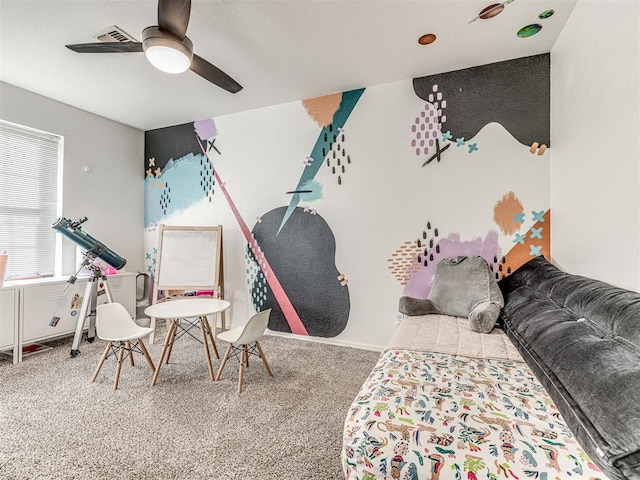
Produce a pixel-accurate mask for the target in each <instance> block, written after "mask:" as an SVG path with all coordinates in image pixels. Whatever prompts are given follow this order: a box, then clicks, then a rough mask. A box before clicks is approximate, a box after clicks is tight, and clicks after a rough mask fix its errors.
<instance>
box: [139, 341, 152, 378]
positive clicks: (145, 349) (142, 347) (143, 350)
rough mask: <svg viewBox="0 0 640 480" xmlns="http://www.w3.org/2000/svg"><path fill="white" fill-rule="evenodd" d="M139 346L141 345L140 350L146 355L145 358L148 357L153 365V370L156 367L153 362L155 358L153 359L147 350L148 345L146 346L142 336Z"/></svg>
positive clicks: (150, 364)
mask: <svg viewBox="0 0 640 480" xmlns="http://www.w3.org/2000/svg"><path fill="white" fill-rule="evenodd" d="M138 346H139V347H140V350H142V354H143V355H144V358H146V359H147V363H148V364H149V366H150V367H151V370H155V369H156V367H155V365H154V364H153V360H151V356H150V355H149V352H148V351H147V347H145V346H144V343H143V342H142V339H141V338H140V339H139V340H138Z"/></svg>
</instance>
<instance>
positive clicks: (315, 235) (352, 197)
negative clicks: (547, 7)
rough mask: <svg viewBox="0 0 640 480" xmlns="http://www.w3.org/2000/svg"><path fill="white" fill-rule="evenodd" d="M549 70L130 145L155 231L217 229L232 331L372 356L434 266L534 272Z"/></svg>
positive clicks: (542, 217)
mask: <svg viewBox="0 0 640 480" xmlns="http://www.w3.org/2000/svg"><path fill="white" fill-rule="evenodd" d="M549 73H550V72H549V56H548V55H538V56H534V57H526V58H523V59H517V60H512V61H508V62H500V63H496V64H492V65H485V66H481V67H475V68H471V69H465V70H460V71H457V72H449V73H444V74H439V75H434V76H429V77H422V78H416V79H413V81H411V80H407V81H403V82H396V83H392V84H388V85H381V86H375V87H368V88H366V89H359V90H353V91H348V92H342V93H337V94H333V95H328V96H325V97H320V98H315V99H305V100H301V101H299V102H293V103H289V104H284V105H277V106H274V107H268V108H263V109H259V110H253V111H249V112H242V113H237V114H233V115H227V116H222V117H218V118H211V119H200V120H196V121H194V122H193V123H188V124H184V125H177V126H173V127H167V128H163V129H158V130H153V131H149V132H146V138H145V157H146V160H145V172H146V179H145V231H146V241H145V245H146V246H145V249H146V268H147V271H148V273H150V274H151V275H153V271H154V265H155V261H156V255H157V251H156V242H157V239H156V236H155V231H156V229H157V226H158V225H159V224H162V223H164V224H168V225H207V224H210V225H218V224H220V225H223V227H224V253H225V259H224V263H225V277H226V285H225V292H226V298H227V299H228V300H230V301H231V303H232V309H231V312H230V313H231V317H232V319H231V321H232V323H238V324H243V323H245V322H246V319H247V318H248V317H249V316H250V315H251V314H252V313H254V312H255V311H258V310H262V309H265V308H272V309H273V311H272V315H271V319H270V322H269V328H270V329H272V330H276V331H281V332H291V333H294V334H298V335H308V336H312V337H324V338H331V339H332V341H335V342H337V343H348V344H353V345H360V346H366V347H381V346H383V345H384V344H385V343H386V341H387V340H388V338H389V336H390V335H391V333H392V332H393V329H394V322H395V321H396V319H397V318H398V313H397V305H398V299H399V297H400V296H402V295H412V296H416V297H426V295H428V293H429V289H430V286H431V281H432V278H433V272H434V269H435V265H436V264H437V262H438V261H439V260H440V259H442V258H444V257H447V256H457V255H482V256H483V257H484V258H485V259H486V260H487V261H488V263H489V264H490V266H491V267H492V269H493V271H494V274H495V276H496V278H501V277H502V276H504V275H508V274H509V273H510V272H511V271H513V270H514V269H515V268H517V267H518V266H520V265H521V264H522V263H524V262H526V261H527V260H528V259H529V258H532V257H533V256H537V255H545V256H547V257H548V258H550V251H549V239H550V215H549V182H550V180H549V158H550V151H551V149H550V139H549Z"/></svg>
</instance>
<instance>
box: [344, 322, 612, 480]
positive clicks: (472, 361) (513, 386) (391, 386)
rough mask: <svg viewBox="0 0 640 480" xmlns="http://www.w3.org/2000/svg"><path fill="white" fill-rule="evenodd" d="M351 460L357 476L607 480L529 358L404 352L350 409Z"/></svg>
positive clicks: (351, 472)
mask: <svg viewBox="0 0 640 480" xmlns="http://www.w3.org/2000/svg"><path fill="white" fill-rule="evenodd" d="M409 327H410V325H409ZM432 331H433V330H432ZM405 333H406V332H405ZM342 465H343V470H344V473H345V478H346V479H350V480H373V479H396V480H397V479H401V480H449V479H452V480H453V479H455V480H458V479H466V480H477V479H487V480H498V479H537V480H565V479H571V480H583V479H584V480H595V479H601V480H606V477H605V476H604V475H603V474H602V473H601V472H600V470H599V469H598V468H597V467H596V466H595V465H594V464H593V463H592V462H591V460H590V459H589V457H588V456H587V455H586V454H585V453H584V451H583V450H582V448H581V447H580V446H579V445H578V443H577V442H576V440H575V439H574V437H573V435H572V433H571V432H570V431H569V429H568V428H567V426H566V424H565V423H564V422H563V420H562V418H561V417H560V415H559V413H558V411H557V410H556V407H555V406H554V404H553V402H552V401H551V399H550V398H549V396H548V395H547V393H546V392H545V390H544V389H543V387H542V386H541V385H540V383H539V382H538V381H537V379H536V378H535V377H534V375H533V374H532V372H531V370H530V369H529V368H528V367H527V365H526V363H524V362H521V361H517V360H510V359H496V358H473V357H468V356H463V355H452V354H450V353H442V352H433V351H418V350H406V349H394V348H389V349H387V350H386V351H385V352H383V354H382V355H381V357H380V360H379V361H378V363H377V365H376V366H375V368H374V369H373V371H372V372H371V374H370V375H369V377H368V379H367V380H366V381H365V383H364V384H363V386H362V388H361V390H360V392H359V394H358V396H357V397H356V399H355V400H354V402H353V404H352V406H351V408H350V410H349V412H348V415H347V419H346V422H345V426H344V437H343V449H342Z"/></svg>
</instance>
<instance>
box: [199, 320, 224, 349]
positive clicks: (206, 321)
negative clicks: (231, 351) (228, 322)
mask: <svg viewBox="0 0 640 480" xmlns="http://www.w3.org/2000/svg"><path fill="white" fill-rule="evenodd" d="M202 318H203V319H204V325H205V327H207V331H208V332H209V338H210V339H211V345H213V351H214V353H215V354H216V358H217V359H220V354H219V353H218V347H217V345H216V338H215V335H214V333H213V332H214V331H213V330H212V329H211V325H209V320H207V317H202Z"/></svg>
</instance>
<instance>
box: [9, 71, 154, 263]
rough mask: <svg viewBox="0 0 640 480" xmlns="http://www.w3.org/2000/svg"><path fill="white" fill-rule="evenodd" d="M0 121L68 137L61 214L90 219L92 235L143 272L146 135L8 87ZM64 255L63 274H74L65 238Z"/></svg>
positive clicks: (88, 228)
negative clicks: (85, 169)
mask: <svg viewBox="0 0 640 480" xmlns="http://www.w3.org/2000/svg"><path fill="white" fill-rule="evenodd" d="M0 118H2V119H3V120H7V121H10V122H14V123H18V124H22V125H26V126H29V127H32V128H36V129H39V130H44V131H47V132H51V133H55V134H58V135H62V136H64V167H63V195H62V197H63V198H62V205H63V209H62V215H63V216H65V217H67V218H71V219H76V218H79V217H83V216H86V217H88V218H89V220H88V221H87V222H86V224H85V225H84V226H83V229H84V230H85V231H86V232H87V233H89V234H90V235H92V236H93V237H95V238H96V239H97V240H99V241H100V242H102V243H104V244H105V245H107V246H108V247H109V248H111V249H113V250H114V251H115V252H116V253H118V254H119V255H121V256H123V257H124V258H126V259H127V265H126V267H125V270H126V271H129V272H135V271H138V270H142V268H143V261H144V247H143V238H144V181H143V180H144V172H143V169H142V166H143V160H142V159H143V156H144V132H142V131H141V130H137V129H135V128H132V127H128V126H125V125H122V124H120V123H116V122H113V121H111V120H107V119H106V118H103V117H99V116H97V115H93V114H91V113H88V112H85V111H82V110H79V109H77V108H74V107H70V106H68V105H65V104H63V103H59V102H56V101H54V100H51V99H49V98H46V97H43V96H40V95H36V94H34V93H31V92H28V91H26V90H23V89H21V88H17V87H15V86H13V85H9V84H6V83H3V82H0ZM85 166H89V167H91V171H90V172H84V171H83V167H85ZM51 220H52V221H53V220H54V219H51ZM62 255H63V258H62V272H59V273H62V274H63V275H69V274H71V273H74V272H75V269H76V253H75V244H74V243H73V242H71V241H70V240H67V239H64V241H63V249H62Z"/></svg>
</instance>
